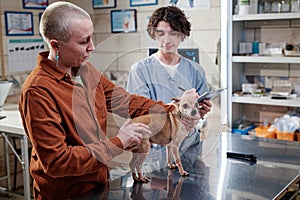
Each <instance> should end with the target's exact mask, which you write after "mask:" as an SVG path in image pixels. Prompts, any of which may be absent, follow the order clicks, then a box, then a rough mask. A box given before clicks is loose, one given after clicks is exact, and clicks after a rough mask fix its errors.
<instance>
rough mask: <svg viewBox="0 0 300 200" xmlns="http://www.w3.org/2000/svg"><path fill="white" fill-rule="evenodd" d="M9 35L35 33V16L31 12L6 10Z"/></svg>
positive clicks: (7, 32)
mask: <svg viewBox="0 0 300 200" xmlns="http://www.w3.org/2000/svg"><path fill="white" fill-rule="evenodd" d="M4 14H5V28H6V35H7V36H26V35H33V17H32V13H31V12H10V11H5V13H4Z"/></svg>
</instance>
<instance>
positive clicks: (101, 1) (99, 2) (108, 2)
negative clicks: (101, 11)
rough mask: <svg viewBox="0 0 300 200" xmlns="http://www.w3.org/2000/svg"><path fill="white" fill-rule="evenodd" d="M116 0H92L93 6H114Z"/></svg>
mask: <svg viewBox="0 0 300 200" xmlns="http://www.w3.org/2000/svg"><path fill="white" fill-rule="evenodd" d="M115 7H116V0H93V8H115Z"/></svg>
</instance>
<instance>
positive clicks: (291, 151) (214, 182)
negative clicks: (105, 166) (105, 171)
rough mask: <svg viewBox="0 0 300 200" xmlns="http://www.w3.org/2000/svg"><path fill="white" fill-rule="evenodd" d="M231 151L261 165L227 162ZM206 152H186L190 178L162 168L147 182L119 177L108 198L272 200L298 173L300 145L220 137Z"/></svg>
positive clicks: (228, 134) (112, 184) (249, 138)
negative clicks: (194, 153) (252, 155)
mask: <svg viewBox="0 0 300 200" xmlns="http://www.w3.org/2000/svg"><path fill="white" fill-rule="evenodd" d="M204 142H205V141H204ZM227 152H236V153H244V154H254V155H255V156H256V157H257V162H250V161H245V160H239V159H234V158H227V156H226V153H227ZM203 154H205V155H202V157H197V156H195V155H192V154H191V155H188V153H186V154H185V158H184V159H183V160H182V161H183V166H184V168H185V170H187V171H188V172H189V176H188V177H181V176H180V175H179V173H178V170H168V169H167V168H163V169H161V170H156V171H153V172H151V173H148V174H147V176H148V177H150V178H151V180H150V182H149V183H146V184H139V183H134V182H133V180H132V177H131V174H127V175H124V176H122V177H121V178H118V179H115V180H113V181H111V182H110V190H109V199H139V200H140V199H151V200H152V199H153V200H154V199H192V200H194V199H204V200H205V199H220V200H227V199H228V200H229V199H253V200H257V199H260V200H264V199H273V198H274V197H275V196H276V195H278V194H279V193H281V192H282V190H284V188H285V187H286V186H287V185H289V184H290V183H291V182H292V180H293V179H295V177H297V176H299V174H300V143H299V142H290V141H282V140H276V139H266V138H258V137H255V136H250V135H240V134H231V133H220V136H219V137H218V138H217V141H216V145H215V146H214V147H212V149H211V151H210V152H209V153H205V152H203ZM298 181H299V179H298ZM298 190H299V184H298Z"/></svg>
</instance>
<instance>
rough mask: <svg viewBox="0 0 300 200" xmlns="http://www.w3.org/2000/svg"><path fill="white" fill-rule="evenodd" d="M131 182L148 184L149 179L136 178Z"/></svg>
mask: <svg viewBox="0 0 300 200" xmlns="http://www.w3.org/2000/svg"><path fill="white" fill-rule="evenodd" d="M133 180H134V182H137V183H148V182H150V178H149V177H140V178H138V177H136V178H134V179H133Z"/></svg>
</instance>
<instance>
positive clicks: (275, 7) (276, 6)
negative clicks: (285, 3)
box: [271, 0, 281, 13]
mask: <svg viewBox="0 0 300 200" xmlns="http://www.w3.org/2000/svg"><path fill="white" fill-rule="evenodd" d="M271 12H272V13H280V12H281V1H280V0H274V1H272V4H271Z"/></svg>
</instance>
